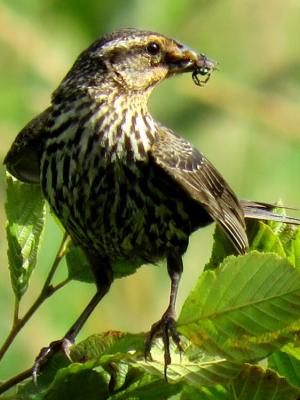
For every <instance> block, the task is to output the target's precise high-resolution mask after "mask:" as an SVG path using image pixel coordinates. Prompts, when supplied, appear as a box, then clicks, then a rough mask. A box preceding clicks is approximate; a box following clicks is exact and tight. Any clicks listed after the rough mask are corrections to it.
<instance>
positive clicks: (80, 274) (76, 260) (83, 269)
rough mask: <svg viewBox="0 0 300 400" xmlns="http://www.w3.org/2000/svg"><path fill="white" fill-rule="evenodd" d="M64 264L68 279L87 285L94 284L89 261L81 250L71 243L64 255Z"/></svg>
mask: <svg viewBox="0 0 300 400" xmlns="http://www.w3.org/2000/svg"><path fill="white" fill-rule="evenodd" d="M66 262H67V267H68V274H69V278H70V279H74V280H77V281H81V282H87V283H94V282H95V278H94V275H93V272H92V269H91V266H90V263H89V260H88V259H87V257H86V255H85V254H84V252H83V250H82V249H81V248H80V247H79V246H75V245H74V244H73V243H72V242H71V243H70V244H69V247H68V251H67V253H66Z"/></svg>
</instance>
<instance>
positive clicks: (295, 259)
mask: <svg viewBox="0 0 300 400" xmlns="http://www.w3.org/2000/svg"><path fill="white" fill-rule="evenodd" d="M288 233H289V236H288V239H287V240H285V241H284V249H285V252H286V257H287V259H288V260H289V262H290V263H291V264H292V265H294V266H295V267H296V268H300V228H297V229H294V230H292V231H289V232H288ZM285 239H286V236H285Z"/></svg>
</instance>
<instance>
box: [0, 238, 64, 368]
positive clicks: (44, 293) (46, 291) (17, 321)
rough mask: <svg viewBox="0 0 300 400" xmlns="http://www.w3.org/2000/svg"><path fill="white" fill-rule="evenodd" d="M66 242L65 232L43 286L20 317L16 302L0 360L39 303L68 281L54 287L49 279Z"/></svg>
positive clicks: (54, 270)
mask: <svg viewBox="0 0 300 400" xmlns="http://www.w3.org/2000/svg"><path fill="white" fill-rule="evenodd" d="M67 242H68V235H67V234H66V233H65V234H64V237H63V239H62V242H61V244H60V247H59V249H58V252H57V255H56V257H55V259H54V261H53V264H52V266H51V268H50V271H49V274H48V276H47V278H46V280H45V283H44V286H43V288H42V290H41V292H40V294H39V296H38V297H37V298H36V300H35V302H34V303H33V304H32V306H31V307H30V308H29V310H28V311H27V312H26V313H25V314H24V316H23V317H22V318H19V317H18V313H19V312H18V310H19V305H18V304H17V303H16V306H15V312H14V321H13V326H12V329H11V331H10V332H9V334H8V336H7V338H6V340H5V341H4V343H3V345H2V347H1V348H0V360H1V359H2V358H3V356H4V355H5V353H6V352H7V350H8V349H9V347H10V345H11V344H12V342H13V341H14V340H15V338H16V336H17V335H18V333H19V332H20V330H21V329H22V328H23V327H24V325H25V324H26V323H27V322H28V321H29V319H30V318H31V317H32V316H33V314H34V313H35V312H36V310H37V309H38V308H39V307H40V306H41V304H43V302H44V301H45V300H46V299H47V298H48V297H50V296H51V295H52V294H53V293H55V292H56V291H57V290H59V289H61V288H62V287H63V286H64V285H66V284H67V283H68V282H69V279H68V278H67V279H65V280H63V281H62V282H61V283H59V284H57V285H56V286H55V287H54V286H51V281H52V279H53V276H54V274H55V272H56V270H57V267H58V265H59V263H60V262H61V260H62V258H63V256H64V255H65V252H66V245H67Z"/></svg>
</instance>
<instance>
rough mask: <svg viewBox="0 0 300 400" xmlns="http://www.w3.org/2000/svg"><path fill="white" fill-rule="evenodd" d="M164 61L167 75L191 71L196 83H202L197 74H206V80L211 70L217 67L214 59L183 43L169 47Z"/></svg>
mask: <svg viewBox="0 0 300 400" xmlns="http://www.w3.org/2000/svg"><path fill="white" fill-rule="evenodd" d="M165 62H166V64H167V65H168V67H169V73H168V75H174V74H180V73H184V72H192V73H193V79H194V82H195V83H196V84H198V85H201V83H202V82H201V81H200V79H199V78H198V76H199V75H202V76H206V78H205V79H207V80H208V78H209V77H210V74H211V73H212V71H213V70H215V69H216V68H217V63H216V62H215V61H212V60H210V59H209V58H207V57H206V56H205V55H204V54H202V53H201V54H199V53H196V52H195V51H193V50H191V49H189V48H188V47H185V46H183V45H177V46H176V47H175V46H174V48H172V49H170V51H169V52H168V54H167V55H166V59H165ZM205 79H204V82H205Z"/></svg>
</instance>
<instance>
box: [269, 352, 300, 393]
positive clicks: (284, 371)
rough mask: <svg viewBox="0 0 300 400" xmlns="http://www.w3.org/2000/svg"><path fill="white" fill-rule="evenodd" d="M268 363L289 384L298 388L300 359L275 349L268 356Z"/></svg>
mask: <svg viewBox="0 0 300 400" xmlns="http://www.w3.org/2000/svg"><path fill="white" fill-rule="evenodd" d="M268 365H269V367H270V368H272V369H275V370H276V371H277V372H278V373H279V374H280V375H281V376H283V377H285V378H286V380H287V381H288V382H289V383H290V384H291V385H293V386H296V387H298V388H300V360H298V359H297V358H295V357H293V356H292V355H290V354H288V353H285V352H284V351H276V352H274V353H273V354H272V355H271V356H270V357H269V358H268Z"/></svg>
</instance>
